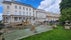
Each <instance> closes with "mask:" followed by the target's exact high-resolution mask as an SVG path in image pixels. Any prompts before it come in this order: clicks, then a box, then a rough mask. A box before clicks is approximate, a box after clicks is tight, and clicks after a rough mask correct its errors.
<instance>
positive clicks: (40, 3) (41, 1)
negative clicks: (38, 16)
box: [0, 0, 61, 20]
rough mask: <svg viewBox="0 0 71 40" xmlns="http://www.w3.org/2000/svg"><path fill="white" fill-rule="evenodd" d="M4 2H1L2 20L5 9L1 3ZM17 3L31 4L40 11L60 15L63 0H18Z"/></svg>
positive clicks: (0, 12) (0, 13) (0, 17)
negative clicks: (60, 4)
mask: <svg viewBox="0 0 71 40" xmlns="http://www.w3.org/2000/svg"><path fill="white" fill-rule="evenodd" d="M2 1H3V0H0V20H1V19H2V16H1V15H2V13H3V8H2V7H3V6H2V3H1V2H2ZM7 1H11V0H7ZM17 1H19V2H23V3H26V4H30V5H32V6H33V7H35V8H38V9H43V10H46V11H49V12H53V13H60V8H59V7H60V6H59V3H60V2H61V0H17Z"/></svg>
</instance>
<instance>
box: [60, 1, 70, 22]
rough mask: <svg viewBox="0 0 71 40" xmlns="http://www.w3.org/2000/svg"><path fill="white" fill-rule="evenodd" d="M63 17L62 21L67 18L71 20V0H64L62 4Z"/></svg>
mask: <svg viewBox="0 0 71 40" xmlns="http://www.w3.org/2000/svg"><path fill="white" fill-rule="evenodd" d="M60 9H61V17H60V21H61V22H65V21H66V20H68V21H71V0H62V2H61V4H60Z"/></svg>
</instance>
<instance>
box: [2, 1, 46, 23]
mask: <svg viewBox="0 0 71 40" xmlns="http://www.w3.org/2000/svg"><path fill="white" fill-rule="evenodd" d="M3 7H4V12H3V22H4V23H6V24H7V23H8V24H9V23H14V22H15V23H16V22H22V21H23V20H26V19H28V20H29V21H31V22H32V21H33V19H35V20H36V19H44V18H45V17H46V15H45V12H43V10H40V9H35V8H33V7H32V6H31V5H28V4H24V3H21V2H17V1H3Z"/></svg>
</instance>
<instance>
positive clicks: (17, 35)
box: [4, 25, 52, 40]
mask: <svg viewBox="0 0 71 40" xmlns="http://www.w3.org/2000/svg"><path fill="white" fill-rule="evenodd" d="M49 30H52V28H51V26H47V25H40V26H38V27H36V31H37V33H34V32H33V31H30V29H23V30H14V31H13V32H10V33H5V34H4V38H5V40H18V39H22V38H25V37H29V36H32V35H35V34H38V33H42V32H46V31H49Z"/></svg>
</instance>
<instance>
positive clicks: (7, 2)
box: [3, 1, 32, 7]
mask: <svg viewBox="0 0 71 40" xmlns="http://www.w3.org/2000/svg"><path fill="white" fill-rule="evenodd" d="M3 3H6V4H11V3H14V4H19V5H25V6H29V7H32V5H30V4H25V3H22V2H18V1H3Z"/></svg>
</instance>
